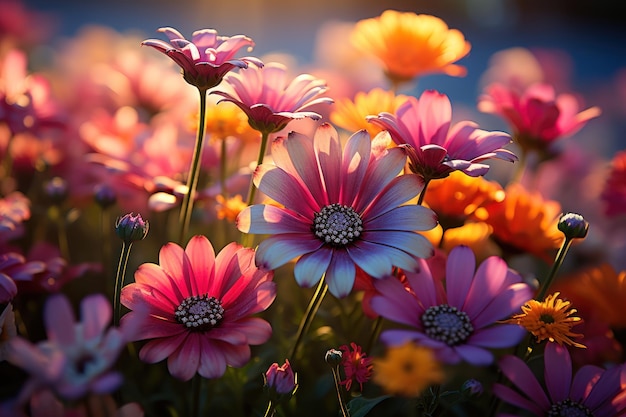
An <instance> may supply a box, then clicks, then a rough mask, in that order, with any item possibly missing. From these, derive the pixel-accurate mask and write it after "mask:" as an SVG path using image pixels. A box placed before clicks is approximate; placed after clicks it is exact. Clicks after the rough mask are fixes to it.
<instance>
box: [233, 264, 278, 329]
mask: <svg viewBox="0 0 626 417" xmlns="http://www.w3.org/2000/svg"><path fill="white" fill-rule="evenodd" d="M262 274H263V273H261V272H259V273H257V274H255V275H256V278H255V280H258V279H259V278H260V277H261V275H262ZM240 281H243V279H241V280H240ZM244 285H245V284H239V283H237V284H236V286H233V287H232V291H229V292H228V293H226V294H225V295H224V297H223V298H222V305H223V306H224V309H226V310H228V311H229V316H230V319H229V320H233V321H234V320H239V319H240V318H241V317H245V316H249V315H251V314H256V313H259V312H261V311H263V310H265V309H267V307H269V306H270V305H271V304H272V302H273V301H274V299H275V298H276V284H275V283H274V282H271V281H266V282H262V283H261V284H259V285H257V286H256V287H251V286H247V287H244ZM237 286H242V288H237ZM238 294H239V296H237V295H238Z"/></svg>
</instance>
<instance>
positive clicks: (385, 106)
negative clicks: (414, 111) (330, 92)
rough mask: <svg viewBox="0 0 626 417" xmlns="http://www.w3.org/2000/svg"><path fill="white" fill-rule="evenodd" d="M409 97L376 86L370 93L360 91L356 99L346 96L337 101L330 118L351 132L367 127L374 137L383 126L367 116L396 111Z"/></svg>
mask: <svg viewBox="0 0 626 417" xmlns="http://www.w3.org/2000/svg"><path fill="white" fill-rule="evenodd" d="M406 99H407V96H405V95H402V94H400V95H395V94H394V92H393V91H386V90H383V89H382V88H374V89H373V90H371V91H370V92H368V93H364V92H358V93H357V94H356V96H355V97H354V101H352V100H350V99H348V98H344V99H340V100H337V101H336V102H335V110H334V111H333V112H332V113H331V114H330V120H331V121H332V122H333V123H334V124H336V125H337V126H339V127H341V128H344V129H346V130H348V131H351V132H356V131H357V130H361V129H365V130H367V132H368V133H369V134H370V136H371V137H372V138H373V137H374V136H376V134H378V133H379V132H380V131H381V130H382V128H381V127H380V126H378V125H376V124H374V123H369V122H368V121H367V120H366V119H365V117H366V116H371V115H374V116H375V115H377V114H378V113H381V112H389V113H395V112H396V110H397V109H398V106H400V104H402V103H404V102H405V101H406Z"/></svg>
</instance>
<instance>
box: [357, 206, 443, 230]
mask: <svg viewBox="0 0 626 417" xmlns="http://www.w3.org/2000/svg"><path fill="white" fill-rule="evenodd" d="M436 225H437V215H436V214H435V212H434V211H432V210H431V209H429V208H426V207H424V206H418V205H414V204H413V205H407V206H400V207H395V208H393V209H391V210H389V211H388V212H386V213H384V214H382V215H379V216H376V217H373V218H371V217H368V218H367V220H366V221H365V222H364V223H363V228H364V229H365V230H404V231H407V232H411V231H415V230H430V229H432V228H433V227H435V226H436Z"/></svg>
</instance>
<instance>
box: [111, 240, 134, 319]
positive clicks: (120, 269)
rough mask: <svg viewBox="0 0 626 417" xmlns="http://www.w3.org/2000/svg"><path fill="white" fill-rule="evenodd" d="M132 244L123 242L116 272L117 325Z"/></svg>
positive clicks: (115, 317) (114, 301)
mask: <svg viewBox="0 0 626 417" xmlns="http://www.w3.org/2000/svg"><path fill="white" fill-rule="evenodd" d="M132 246H133V244H132V243H128V244H127V243H126V242H123V243H122V253H121V255H120V261H119V263H118V264H117V273H116V274H115V289H114V295H113V325H114V326H116V327H117V326H119V324H120V315H121V310H122V306H121V304H120V296H121V294H122V287H123V286H124V278H125V275H126V266H127V265H128V258H129V257H130V248H131V247H132Z"/></svg>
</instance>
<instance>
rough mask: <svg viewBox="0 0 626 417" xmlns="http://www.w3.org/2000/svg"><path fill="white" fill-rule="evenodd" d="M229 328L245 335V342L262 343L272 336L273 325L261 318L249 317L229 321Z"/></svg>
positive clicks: (250, 343)
mask: <svg viewBox="0 0 626 417" xmlns="http://www.w3.org/2000/svg"><path fill="white" fill-rule="evenodd" d="M228 330H235V331H237V332H239V333H241V334H243V335H244V336H245V342H244V343H245V344H248V345H261V344H263V343H265V342H267V341H268V340H269V338H270V337H271V336H272V326H270V324H269V323H268V322H267V321H265V320H263V319H261V318H259V317H248V318H245V319H241V320H238V321H237V322H233V323H228Z"/></svg>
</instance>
